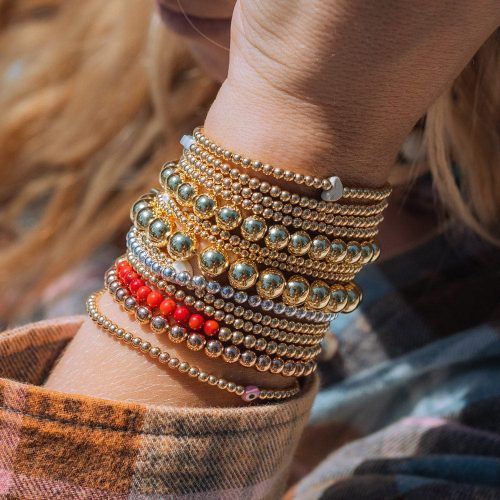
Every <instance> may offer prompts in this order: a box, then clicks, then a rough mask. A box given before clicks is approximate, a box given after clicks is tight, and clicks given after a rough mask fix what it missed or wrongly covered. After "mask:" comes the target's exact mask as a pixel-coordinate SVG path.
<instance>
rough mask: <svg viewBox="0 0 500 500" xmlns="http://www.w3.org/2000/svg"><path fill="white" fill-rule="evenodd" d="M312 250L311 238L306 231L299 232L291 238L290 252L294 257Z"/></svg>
mask: <svg viewBox="0 0 500 500" xmlns="http://www.w3.org/2000/svg"><path fill="white" fill-rule="evenodd" d="M309 248H311V237H310V236H309V235H308V234H307V233H306V232H305V231H297V232H296V233H293V234H292V235H291V236H290V242H289V243H288V251H289V252H290V253H291V254H292V255H304V254H306V253H307V252H308V251H309Z"/></svg>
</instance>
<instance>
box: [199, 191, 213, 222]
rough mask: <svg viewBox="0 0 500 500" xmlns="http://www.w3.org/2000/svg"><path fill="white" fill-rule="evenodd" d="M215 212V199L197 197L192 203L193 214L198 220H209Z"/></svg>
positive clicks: (203, 196) (202, 196)
mask: <svg viewBox="0 0 500 500" xmlns="http://www.w3.org/2000/svg"><path fill="white" fill-rule="evenodd" d="M216 210H217V201H216V200H215V198H212V197H211V196H208V195H206V194H200V195H199V196H197V197H196V198H195V200H194V203H193V212H194V214H195V215H196V216H198V217H199V218H200V219H203V220H205V219H210V217H212V216H213V215H214V214H215V211H216Z"/></svg>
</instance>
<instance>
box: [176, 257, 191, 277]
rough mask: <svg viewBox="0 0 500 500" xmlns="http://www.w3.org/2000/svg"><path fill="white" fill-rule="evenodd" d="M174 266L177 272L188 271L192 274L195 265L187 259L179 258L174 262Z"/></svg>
mask: <svg viewBox="0 0 500 500" xmlns="http://www.w3.org/2000/svg"><path fill="white" fill-rule="evenodd" d="M172 267H173V268H174V269H175V272H176V273H177V274H179V273H182V272H183V271H186V272H187V273H189V274H190V275H193V267H192V266H191V264H190V263H189V262H188V261H187V260H177V261H175V262H173V263H172Z"/></svg>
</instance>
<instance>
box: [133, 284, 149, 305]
mask: <svg viewBox="0 0 500 500" xmlns="http://www.w3.org/2000/svg"><path fill="white" fill-rule="evenodd" d="M150 293H151V288H149V286H141V288H139V290H137V293H136V295H135V296H136V297H137V300H138V301H140V302H144V301H145V300H146V299H147V298H148V295H149V294H150Z"/></svg>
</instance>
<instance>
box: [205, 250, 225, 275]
mask: <svg viewBox="0 0 500 500" xmlns="http://www.w3.org/2000/svg"><path fill="white" fill-rule="evenodd" d="M198 265H199V267H200V270H201V272H202V273H203V274H205V275H207V276H210V277H214V276H219V275H220V274H222V273H223V272H224V271H226V270H227V268H228V267H229V259H228V256H227V254H226V253H225V252H223V251H221V250H219V249H218V248H214V247H208V248H205V250H203V251H202V252H201V253H200V254H199V255H198Z"/></svg>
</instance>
